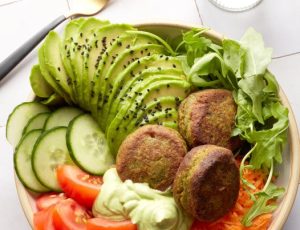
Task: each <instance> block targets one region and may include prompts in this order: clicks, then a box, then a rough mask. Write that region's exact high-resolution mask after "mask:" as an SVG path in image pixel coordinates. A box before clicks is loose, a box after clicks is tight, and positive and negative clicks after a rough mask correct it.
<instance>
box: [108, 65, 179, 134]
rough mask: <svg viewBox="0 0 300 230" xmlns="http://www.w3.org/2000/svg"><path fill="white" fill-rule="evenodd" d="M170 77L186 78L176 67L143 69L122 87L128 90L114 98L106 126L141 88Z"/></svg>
mask: <svg viewBox="0 0 300 230" xmlns="http://www.w3.org/2000/svg"><path fill="white" fill-rule="evenodd" d="M165 77H168V78H170V79H178V80H180V79H182V80H185V77H184V75H183V74H182V72H181V71H179V70H175V69H157V68H155V67H151V68H148V69H146V70H144V71H142V73H141V74H139V75H137V76H136V77H135V78H133V79H132V80H131V81H129V82H128V83H129V84H127V85H124V87H122V91H123V89H124V88H125V86H126V88H127V90H126V91H123V92H121V93H120V94H119V95H118V97H117V98H116V99H115V100H114V103H113V105H112V107H111V109H110V111H109V112H107V116H106V117H107V118H105V116H104V117H103V120H105V122H106V128H107V127H108V126H109V124H110V122H111V121H112V120H113V119H114V116H115V115H116V114H117V112H118V110H119V109H120V107H121V106H122V105H121V104H122V102H123V101H124V100H131V101H132V100H134V99H135V98H136V97H137V95H138V94H140V93H141V92H140V91H141V90H142V89H143V88H144V86H145V87H146V86H147V85H149V84H150V83H152V82H155V81H159V80H163V79H165Z"/></svg>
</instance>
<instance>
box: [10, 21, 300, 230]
mask: <svg viewBox="0 0 300 230" xmlns="http://www.w3.org/2000/svg"><path fill="white" fill-rule="evenodd" d="M136 26H137V27H138V28H140V29H142V30H146V31H149V32H154V33H156V34H158V35H160V36H162V37H163V38H165V39H167V40H168V41H172V40H173V41H174V40H176V38H177V37H179V36H180V35H181V34H182V32H183V31H185V30H187V29H191V28H192V26H189V25H181V24H172V23H143V24H136ZM205 36H207V37H208V38H210V39H212V40H213V41H214V42H216V43H221V41H222V39H223V36H222V35H220V34H218V33H216V32H215V31H212V30H209V31H207V32H206V33H205ZM280 97H281V99H282V102H283V104H284V105H285V106H286V107H288V109H289V111H290V113H289V121H290V127H289V141H288V145H287V146H286V147H285V149H284V153H283V163H282V164H281V165H279V166H278V167H277V172H278V175H279V177H278V179H277V180H276V184H277V185H279V186H283V187H285V188H286V193H285V195H284V196H283V197H282V198H281V199H280V200H279V207H278V208H277V210H276V211H275V213H274V216H273V221H272V224H271V226H270V227H269V229H272V230H277V229H281V228H282V227H283V225H284V223H285V221H286V219H287V217H288V215H289V212H290V210H291V208H292V205H293V203H294V200H295V197H296V193H297V188H298V181H299V166H300V159H299V135H298V130H297V124H296V122H295V118H294V115H293V112H292V109H291V107H290V104H289V102H288V100H287V98H286V96H285V95H284V93H283V92H282V91H281V92H280ZM33 99H34V95H31V96H30V97H29V98H28V100H29V101H32V100H33ZM15 180H16V186H17V191H18V195H19V199H20V202H21V205H22V207H23V209H24V212H25V215H26V217H27V219H28V221H29V223H30V225H31V226H33V225H32V221H33V213H34V212H35V211H36V207H35V202H34V198H35V196H36V195H35V194H32V193H29V192H27V190H26V189H25V188H24V187H23V186H22V184H21V183H20V182H19V180H18V178H17V177H15Z"/></svg>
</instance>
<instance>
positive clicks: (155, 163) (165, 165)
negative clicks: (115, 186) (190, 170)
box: [116, 125, 187, 191]
mask: <svg viewBox="0 0 300 230" xmlns="http://www.w3.org/2000/svg"><path fill="white" fill-rule="evenodd" d="M186 153H187V147H186V143H185V141H184V140H183V138H182V137H181V135H180V134H179V132H177V131H176V130H174V129H171V128H167V127H164V126H160V125H146V126H143V127H141V128H139V129H137V130H136V131H135V132H133V133H132V134H130V135H128V136H127V138H126V139H125V140H124V141H123V143H122V144H121V146H120V148H119V151H118V155H117V161H116V168H117V172H118V174H119V176H120V178H121V179H122V180H123V181H124V180H127V179H130V180H132V181H133V182H139V183H143V182H146V183H148V184H149V186H150V187H151V188H154V189H158V190H162V191H163V190H165V189H167V188H168V187H169V186H171V185H172V183H173V180H174V177H175V174H176V172H177V169H178V167H179V165H180V163H181V162H182V160H183V157H184V156H185V154H186Z"/></svg>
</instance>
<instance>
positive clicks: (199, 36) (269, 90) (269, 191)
mask: <svg viewBox="0 0 300 230" xmlns="http://www.w3.org/2000/svg"><path fill="white" fill-rule="evenodd" d="M205 31H207V29H205V28H200V29H193V30H191V31H188V32H186V33H184V34H183V40H182V42H181V43H180V44H179V45H178V46H177V49H176V51H177V52H179V53H180V52H181V51H182V52H186V58H182V60H183V63H184V65H185V71H186V74H187V76H188V79H189V81H190V83H191V84H192V85H193V86H194V87H197V88H198V89H206V88H225V89H228V90H231V91H232V92H233V97H234V100H235V102H236V104H237V115H236V127H235V129H234V131H233V133H232V136H239V137H240V138H241V139H243V140H246V141H247V142H248V143H250V144H251V150H250V151H249V152H248V153H247V154H246V155H245V156H244V157H243V160H242V161H241V165H240V176H241V181H242V184H243V186H244V188H245V189H246V190H247V191H249V194H251V195H250V197H251V199H253V201H254V205H253V207H252V208H251V209H250V210H249V211H248V213H247V214H246V215H245V216H244V218H243V220H242V222H243V224H244V225H245V226H250V225H251V223H252V220H253V219H254V218H255V217H256V216H258V215H260V214H263V213H266V212H271V211H273V210H274V209H276V205H275V204H269V202H268V201H269V200H272V199H276V198H277V197H279V196H281V195H282V194H283V193H284V189H283V188H278V187H276V186H275V185H274V184H273V183H271V181H272V177H273V174H274V164H276V163H279V164H280V163H282V155H281V154H282V152H283V147H284V145H285V144H286V142H287V130H288V125H289V122H288V109H287V108H285V107H284V106H283V105H282V104H281V103H280V98H279V95H278V91H279V87H278V84H277V82H276V79H275V78H274V76H273V75H272V74H271V73H270V72H269V71H268V69H267V66H268V64H269V63H270V62H271V54H272V49H270V48H265V46H264V42H263V39H262V36H261V35H260V34H259V33H257V32H256V31H255V30H254V29H252V28H250V29H248V30H247V32H246V33H245V34H244V36H243V37H242V38H241V40H240V41H235V40H231V39H223V41H222V44H220V45H217V44H214V43H213V42H212V41H211V40H210V39H208V38H206V37H205V36H203V33H204V32H205ZM246 160H247V161H249V162H248V163H247V164H245V162H246ZM246 168H250V169H262V170H264V171H266V172H267V173H268V174H269V175H268V179H267V181H266V184H265V186H264V188H263V190H262V191H260V192H258V193H254V194H253V193H250V191H251V189H252V190H253V189H255V186H254V185H253V184H251V183H249V182H248V181H247V180H246V179H245V178H243V170H244V169H246Z"/></svg>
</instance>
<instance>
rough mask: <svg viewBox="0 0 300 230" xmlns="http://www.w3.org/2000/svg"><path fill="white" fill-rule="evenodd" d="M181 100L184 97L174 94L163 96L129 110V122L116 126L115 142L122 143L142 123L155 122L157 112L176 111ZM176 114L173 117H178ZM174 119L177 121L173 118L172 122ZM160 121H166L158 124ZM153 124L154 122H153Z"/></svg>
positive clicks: (127, 116) (168, 112)
mask: <svg viewBox="0 0 300 230" xmlns="http://www.w3.org/2000/svg"><path fill="white" fill-rule="evenodd" d="M181 100H183V99H182V98H177V97H172V96H166V97H161V98H159V99H158V100H156V101H151V102H150V103H148V104H147V105H144V106H143V107H142V108H141V109H139V110H136V111H132V110H130V111H127V115H126V118H127V120H128V122H125V121H124V122H122V123H121V124H120V126H119V127H117V128H116V129H117V130H116V131H118V135H117V136H116V138H114V143H120V144H121V142H122V141H123V140H124V139H125V138H126V136H127V135H129V134H130V133H132V132H133V131H134V130H136V129H137V128H138V127H139V126H140V125H141V124H142V123H143V124H149V123H150V122H152V121H154V123H155V119H154V118H153V117H155V116H156V114H157V113H160V112H164V113H165V114H170V112H171V111H173V110H174V109H175V111H177V107H178V105H179V101H181ZM176 116H177V115H176ZM176 116H173V115H172V116H171V117H173V118H176ZM169 118H170V116H169V115H168V119H166V120H170V119H169ZM174 121H176V122H177V120H174V119H173V120H171V122H173V123H174ZM159 122H160V123H161V122H165V121H157V122H156V124H158V123H159ZM160 123H159V124H160ZM151 124H153V122H152V123H151Z"/></svg>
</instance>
